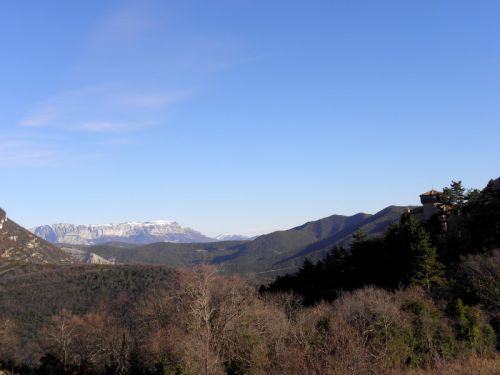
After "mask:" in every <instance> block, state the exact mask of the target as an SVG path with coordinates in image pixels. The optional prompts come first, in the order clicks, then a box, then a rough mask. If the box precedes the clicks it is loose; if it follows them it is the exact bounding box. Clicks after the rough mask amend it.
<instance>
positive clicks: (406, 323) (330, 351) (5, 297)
mask: <svg viewBox="0 0 500 375" xmlns="http://www.w3.org/2000/svg"><path fill="white" fill-rule="evenodd" d="M440 207H443V210H445V211H443V212H439V213H438V214H437V215H436V216H435V217H433V218H432V219H431V220H429V221H427V222H419V221H418V220H416V219H415V217H413V216H412V215H411V214H404V215H402V216H401V219H400V221H399V222H397V223H394V224H393V225H391V226H390V227H389V228H388V229H387V230H386V232H385V234H384V235H383V236H379V237H370V236H367V235H366V233H365V232H363V231H362V230H357V231H356V233H355V236H354V239H353V240H352V242H350V243H349V244H347V243H345V244H346V246H340V245H336V246H334V247H333V249H331V251H330V252H329V254H328V255H327V256H326V258H324V259H320V260H318V261H315V262H312V261H308V260H306V261H305V262H304V263H303V265H302V267H301V268H300V270H299V271H298V272H296V273H294V274H289V275H286V276H282V277H278V278H277V279H276V280H275V281H274V282H273V283H271V284H270V285H268V286H264V287H262V288H261V290H260V293H259V292H258V291H257V290H256V288H255V287H253V286H252V285H250V284H248V283H247V282H245V281H243V280H242V279H240V278H238V277H227V276H222V275H221V273H220V270H218V269H217V268H215V267H213V266H199V267H195V268H192V269H179V270H172V269H168V268H165V267H161V266H151V265H149V266H146V265H128V266H125V265H121V266H115V265H109V266H108V265H93V266H90V265H67V266H61V265H47V264H45V265H44V264H25V263H19V264H18V265H17V267H15V268H11V269H7V270H6V271H5V272H2V273H0V303H1V306H2V309H1V310H0V368H4V369H7V370H9V371H11V372H13V373H22V374H35V373H36V374H39V373H41V374H64V375H66V374H75V373H78V374H80V373H81V374H83V373H85V374H109V373H114V374H202V373H203V374H224V373H225V374H276V375H278V374H297V375H299V374H306V373H315V374H338V375H340V374H346V373H353V374H373V373H376V374H399V373H408V374H420V373H422V374H424V373H425V374H434V373H435V374H450V375H451V374H463V375H465V374H488V375H494V374H497V373H498V369H499V365H500V358H499V356H498V354H497V349H498V347H499V344H498V337H499V335H498V333H499V328H500V327H499V317H500V315H499V312H500V306H499V304H498V301H499V300H500V296H499V293H500V284H499V280H500V250H499V248H500V235H499V234H500V231H499V228H500V226H499V221H498V213H499V212H500V189H499V184H498V180H497V181H491V182H490V183H489V184H488V186H487V187H486V188H485V189H483V190H482V191H468V192H466V191H465V190H464V189H463V188H462V186H461V184H459V183H453V184H452V185H451V186H450V187H449V188H446V189H444V191H443V202H442V206H440ZM381 217H386V216H385V214H381ZM368 219H370V218H368ZM371 219H372V221H371V223H372V228H376V227H377V222H379V221H378V219H377V218H373V217H371ZM329 220H330V221H329V222H327V221H323V222H315V223H308V224H306V225H304V226H302V227H298V228H295V229H293V230H295V231H297V232H299V233H302V232H303V231H306V232H309V233H314V236H316V238H318V237H326V238H329V236H330V235H331V234H332V229H331V228H334V229H333V232H334V233H335V234H334V235H336V236H338V237H337V238H341V236H342V235H338V233H342V230H338V229H339V228H354V227H356V226H357V224H359V223H366V218H363V217H361V218H352V219H351V220H353V222H354V223H355V224H354V225H346V223H345V222H342V221H341V223H340V224H339V225H338V227H339V228H336V229H335V225H336V224H335V222H337V218H335V217H332V218H329ZM444 222H446V223H447V224H448V225H447V226H446V230H444V229H443V228H445V226H443V223H444ZM365 225H366V224H365ZM358 227H359V226H358ZM365 227H366V226H365ZM270 238H275V237H273V236H271V237H270ZM278 238H279V236H278ZM233 245H234V246H239V244H238V243H233V244H232V245H231V246H233ZM347 245H349V246H347ZM212 246H215V247H214V248H213V249H214V250H217V249H218V248H217V246H219V245H218V244H212ZM105 248H106V247H105V246H103V249H105ZM129 249H130V248H127V247H125V248H124V250H125V251H127V250H129ZM108 251H112V248H111V250H110V249H108Z"/></svg>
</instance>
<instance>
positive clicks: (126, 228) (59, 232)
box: [30, 220, 215, 245]
mask: <svg viewBox="0 0 500 375" xmlns="http://www.w3.org/2000/svg"><path fill="white" fill-rule="evenodd" d="M30 230H31V231H32V232H33V233H34V234H36V235H37V236H40V237H42V238H44V239H45V240H47V241H49V242H51V243H61V244H68V245H98V244H103V243H107V242H126V243H131V244H138V245H142V244H147V243H153V242H175V243H187V242H211V241H215V239H213V238H210V237H207V236H205V235H204V234H202V233H200V232H198V231H196V230H194V229H191V228H187V227H182V226H181V225H179V224H178V223H177V222H175V221H167V220H155V221H148V222H142V223H141V222H134V221H132V222H125V223H120V224H90V225H74V224H63V223H60V224H52V225H42V226H38V227H35V228H31V229H30Z"/></svg>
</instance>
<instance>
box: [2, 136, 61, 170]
mask: <svg viewBox="0 0 500 375" xmlns="http://www.w3.org/2000/svg"><path fill="white" fill-rule="evenodd" d="M56 154H57V151H56V149H55V148H54V147H51V146H49V145H48V144H40V143H38V142H33V141H29V140H24V139H7V140H2V141H0V155H1V157H0V167H37V166H42V165H46V164H49V163H50V162H52V161H53V160H54V158H55V157H56Z"/></svg>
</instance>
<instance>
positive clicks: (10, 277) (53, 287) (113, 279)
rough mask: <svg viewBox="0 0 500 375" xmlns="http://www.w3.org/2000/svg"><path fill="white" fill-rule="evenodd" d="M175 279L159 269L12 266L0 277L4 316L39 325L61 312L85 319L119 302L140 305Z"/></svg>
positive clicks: (150, 267) (0, 274)
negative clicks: (65, 311) (73, 313)
mask: <svg viewBox="0 0 500 375" xmlns="http://www.w3.org/2000/svg"><path fill="white" fill-rule="evenodd" d="M176 279H177V273H176V272H175V271H174V270H172V269H170V268H166V267H160V266H140V265H126V266H103V265H75V266H58V265H41V264H17V265H16V264H12V266H11V267H10V271H7V272H0V305H1V306H2V309H1V311H0V317H1V318H11V319H14V320H15V321H17V322H19V323H26V324H28V325H30V326H33V325H35V326H36V325H37V323H36V322H43V321H44V320H45V319H47V318H48V317H49V316H51V315H52V314H55V313H56V312H58V311H61V310H62V309H67V310H69V311H73V312H75V313H81V314H84V313H87V312H89V311H93V310H94V309H97V308H98V307H100V305H101V304H108V305H109V303H110V301H115V300H117V299H118V298H121V299H125V300H137V299H138V298H140V297H141V296H142V295H144V294H145V293H146V292H147V291H149V290H151V289H156V288H164V289H165V288H168V287H169V286H171V285H173V284H175V282H176Z"/></svg>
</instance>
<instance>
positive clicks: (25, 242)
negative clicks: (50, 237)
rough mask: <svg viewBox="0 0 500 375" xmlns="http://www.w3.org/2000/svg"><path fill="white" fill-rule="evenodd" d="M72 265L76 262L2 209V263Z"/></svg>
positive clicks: (0, 255)
mask: <svg viewBox="0 0 500 375" xmlns="http://www.w3.org/2000/svg"><path fill="white" fill-rule="evenodd" d="M5 261H7V262H24V263H28V262H32V263H57V264H70V263H74V260H73V258H72V257H70V256H69V255H67V254H65V253H64V252H63V251H61V250H60V249H59V248H57V247H55V246H54V245H52V244H50V243H48V242H47V241H45V240H43V239H42V238H39V237H37V236H35V235H34V234H33V233H31V232H30V231H28V230H26V229H24V228H23V227H21V226H20V225H18V224H16V223H15V222H13V221H12V220H10V219H9V218H8V217H7V214H6V213H5V211H4V210H2V209H0V262H5Z"/></svg>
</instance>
